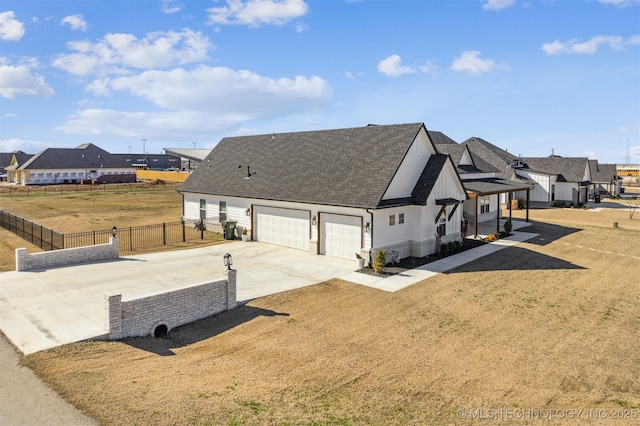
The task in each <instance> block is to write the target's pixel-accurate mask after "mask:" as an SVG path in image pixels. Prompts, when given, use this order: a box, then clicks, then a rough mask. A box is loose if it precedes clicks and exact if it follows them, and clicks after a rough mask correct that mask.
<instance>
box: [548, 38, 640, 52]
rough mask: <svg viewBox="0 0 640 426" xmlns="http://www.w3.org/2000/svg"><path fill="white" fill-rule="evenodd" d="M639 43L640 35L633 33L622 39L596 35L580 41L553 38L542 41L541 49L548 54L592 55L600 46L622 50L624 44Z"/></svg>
mask: <svg viewBox="0 0 640 426" xmlns="http://www.w3.org/2000/svg"><path fill="white" fill-rule="evenodd" d="M638 44H640V35H634V36H631V37H629V38H628V39H626V40H624V39H623V38H622V37H620V36H601V35H597V36H595V37H593V38H592V39H591V40H588V41H585V42H580V41H578V40H577V39H573V40H569V41H565V42H561V41H560V40H555V41H553V42H551V43H544V44H543V45H542V50H544V51H545V52H546V53H547V54H549V55H561V54H565V53H575V54H584V55H593V54H594V53H596V52H597V51H598V48H599V47H600V46H609V47H610V48H611V49H612V50H624V49H625V47H626V46H631V45H638Z"/></svg>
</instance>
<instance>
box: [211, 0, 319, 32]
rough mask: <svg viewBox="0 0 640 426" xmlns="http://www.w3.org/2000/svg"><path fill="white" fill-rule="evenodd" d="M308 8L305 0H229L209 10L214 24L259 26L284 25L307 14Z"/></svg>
mask: <svg viewBox="0 0 640 426" xmlns="http://www.w3.org/2000/svg"><path fill="white" fill-rule="evenodd" d="M308 10H309V6H308V5H307V4H306V3H305V2H304V0H247V1H243V0H227V2H226V6H221V7H212V8H210V9H207V12H209V22H210V23H212V24H222V25H228V24H236V25H248V26H250V27H257V26H260V25H261V24H267V25H284V24H286V23H288V22H290V21H291V20H293V19H296V18H299V17H301V16H304V15H306V13H307V12H308Z"/></svg>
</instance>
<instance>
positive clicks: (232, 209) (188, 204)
mask: <svg viewBox="0 0 640 426" xmlns="http://www.w3.org/2000/svg"><path fill="white" fill-rule="evenodd" d="M183 196H184V212H183V214H184V218H185V219H187V220H191V219H194V220H196V219H199V218H200V199H204V200H206V211H207V217H208V218H216V219H217V218H218V215H219V211H218V209H219V203H220V201H224V202H226V204H227V220H230V221H236V222H238V223H237V226H238V228H240V229H241V228H245V227H246V228H247V229H249V230H250V233H249V234H250V236H252V237H253V238H254V239H255V238H257V234H256V232H255V231H256V230H253V229H251V226H252V218H253V224H256V222H257V221H256V214H257V213H258V212H260V211H261V210H265V208H280V209H290V210H296V211H305V212H308V217H309V218H311V219H313V218H314V217H315V218H316V224H315V225H313V224H312V220H309V221H308V222H309V235H310V237H309V241H308V250H309V251H310V252H311V253H314V254H317V253H318V238H319V236H322V234H321V232H319V231H320V226H321V222H320V218H321V217H322V215H325V214H336V215H345V216H353V217H357V218H360V220H361V223H362V225H363V227H364V225H365V224H366V223H368V222H371V216H370V214H369V213H367V212H366V210H365V209H358V208H350V207H337V206H324V205H318V204H306V203H292V202H286V201H272V200H259V199H248V198H238V197H225V196H220V195H207V194H196V193H184V194H183ZM247 209H249V210H250V216H247ZM362 241H363V247H362V248H361V252H362V253H363V254H365V255H366V253H368V251H369V249H370V248H371V236H370V235H369V234H368V233H366V232H364V233H363V240H362ZM352 256H353V258H355V253H353V254H352Z"/></svg>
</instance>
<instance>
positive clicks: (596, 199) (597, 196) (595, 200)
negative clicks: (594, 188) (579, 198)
mask: <svg viewBox="0 0 640 426" xmlns="http://www.w3.org/2000/svg"><path fill="white" fill-rule="evenodd" d="M593 201H594V202H595V203H599V202H600V194H595V195H594V196H593Z"/></svg>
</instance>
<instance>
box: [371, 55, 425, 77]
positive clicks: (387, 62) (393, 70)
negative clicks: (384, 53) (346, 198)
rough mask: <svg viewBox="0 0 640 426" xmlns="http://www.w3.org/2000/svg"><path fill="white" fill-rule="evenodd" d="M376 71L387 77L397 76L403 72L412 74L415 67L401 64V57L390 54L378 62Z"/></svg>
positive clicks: (403, 73)
mask: <svg viewBox="0 0 640 426" xmlns="http://www.w3.org/2000/svg"><path fill="white" fill-rule="evenodd" d="M378 71H380V72H381V73H382V74H384V75H387V76H389V77H399V76H401V75H405V74H413V73H415V72H416V69H415V68H413V67H409V66H405V65H402V58H400V56H398V55H391V56H389V57H387V58H385V59H383V60H381V61H380V62H379V63H378Z"/></svg>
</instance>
